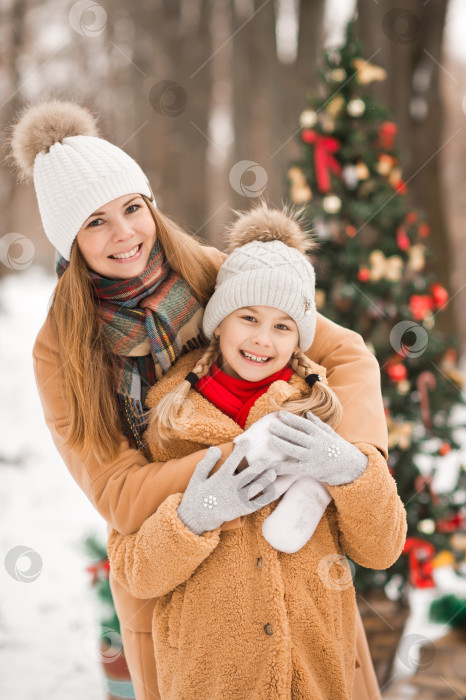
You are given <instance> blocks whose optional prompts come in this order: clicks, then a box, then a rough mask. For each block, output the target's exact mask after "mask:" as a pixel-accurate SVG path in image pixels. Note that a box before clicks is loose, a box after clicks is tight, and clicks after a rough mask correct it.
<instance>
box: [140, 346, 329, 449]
mask: <svg viewBox="0 0 466 700" xmlns="http://www.w3.org/2000/svg"><path fill="white" fill-rule="evenodd" d="M219 357H220V340H219V339H218V338H217V337H215V336H214V338H213V339H212V342H211V343H210V345H209V347H208V348H207V350H206V351H205V353H204V354H203V355H202V357H201V358H200V359H199V360H198V362H197V364H196V366H195V367H194V369H193V370H191V371H192V372H193V373H194V374H196V375H197V376H198V377H199V379H201V378H202V377H204V376H205V375H206V374H208V372H209V370H210V368H211V367H212V365H213V364H214V362H216V360H217V359H218V358H219ZM290 366H291V368H292V369H293V370H294V372H296V374H297V375H299V376H300V377H302V378H303V379H305V378H306V377H307V376H308V374H312V373H313V366H312V363H311V361H310V360H309V358H308V357H307V356H306V355H305V354H304V352H303V351H302V350H301V349H298V350H297V351H295V352H294V353H293V355H292V356H291V359H290ZM190 389H191V383H190V382H189V381H187V380H186V379H184V380H183V381H182V382H181V383H180V384H178V386H176V387H175V388H174V389H172V390H171V391H170V392H169V393H168V394H166V395H165V396H164V397H163V398H162V399H161V400H160V401H159V402H158V403H157V404H156V405H155V406H153V407H152V408H151V409H150V410H149V411H148V412H147V415H148V424H149V426H150V429H151V430H154V431H156V434H157V439H158V440H160V442H161V443H163V442H166V441H168V440H169V439H170V438H173V437H175V436H176V434H177V433H179V432H180V431H182V430H183V426H182V424H181V422H180V421H179V419H178V415H179V412H180V410H181V408H182V406H183V404H184V403H185V401H186V398H187V396H188V392H189V390H190ZM272 405H274V408H275V409H276V410H277V411H278V410H286V411H290V412H291V413H296V414H297V415H300V416H304V415H305V414H306V412H307V411H312V413H314V415H316V416H317V417H318V418H320V419H321V420H322V421H324V422H325V423H328V424H329V425H330V427H331V428H336V427H337V426H338V425H339V423H340V422H341V419H342V417H343V409H342V406H341V403H340V400H339V398H338V397H337V395H336V394H335V392H334V391H333V389H331V388H330V386H329V385H328V384H325V383H324V382H323V381H317V382H315V384H314V385H313V387H312V389H311V393H310V394H309V395H308V396H304V397H303V398H302V399H295V400H290V401H285V403H284V404H282V405H281V406H280V405H279V404H278V403H277V402H276V401H275V400H273V402H272Z"/></svg>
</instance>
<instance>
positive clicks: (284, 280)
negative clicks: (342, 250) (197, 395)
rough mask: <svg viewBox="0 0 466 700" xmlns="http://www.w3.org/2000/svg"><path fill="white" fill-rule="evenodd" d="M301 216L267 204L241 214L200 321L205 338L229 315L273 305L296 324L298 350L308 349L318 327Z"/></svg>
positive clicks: (309, 243)
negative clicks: (248, 307)
mask: <svg viewBox="0 0 466 700" xmlns="http://www.w3.org/2000/svg"><path fill="white" fill-rule="evenodd" d="M299 218H300V213H299V212H296V211H294V212H293V211H289V212H288V211H287V210H286V209H285V210H284V211H281V210H279V209H271V208H269V207H268V206H267V205H266V204H265V203H261V204H260V205H259V206H256V207H254V208H253V209H252V210H250V211H249V212H246V213H243V214H240V215H239V216H238V218H237V219H236V221H235V222H234V224H233V226H232V227H231V229H230V246H229V249H230V251H232V252H231V253H230V255H229V256H228V257H227V258H226V260H225V261H224V263H223V265H222V266H221V268H220V270H219V272H218V275H217V284H216V287H215V292H214V294H213V296H212V297H211V299H210V300H209V302H208V304H207V306H206V309H205V312H204V320H203V330H204V333H205V335H206V337H207V338H209V339H210V340H211V339H212V337H213V334H214V330H215V328H216V327H217V326H218V325H219V324H220V322H221V321H223V319H224V318H226V317H227V316H229V315H230V314H231V313H233V311H236V310H237V309H241V308H243V307H244V306H272V307H273V308H275V309H280V311H283V312H284V313H286V314H288V316H290V317H291V318H292V319H293V321H295V323H296V325H297V326H298V331H299V347H300V348H301V350H304V351H306V350H308V349H309V347H310V346H311V344H312V341H313V340H314V334H315V328H316V313H317V312H316V306H315V273H314V268H313V266H312V264H311V262H310V261H309V260H308V259H307V257H306V252H307V251H311V250H312V249H313V248H315V247H316V244H315V243H314V242H313V241H312V240H311V239H309V238H308V237H307V235H306V232H305V231H304V230H303V228H302V227H301V225H300V223H299Z"/></svg>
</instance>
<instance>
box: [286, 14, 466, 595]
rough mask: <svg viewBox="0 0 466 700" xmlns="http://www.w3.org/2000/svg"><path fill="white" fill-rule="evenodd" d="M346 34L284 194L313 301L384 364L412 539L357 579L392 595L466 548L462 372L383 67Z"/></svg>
mask: <svg viewBox="0 0 466 700" xmlns="http://www.w3.org/2000/svg"><path fill="white" fill-rule="evenodd" d="M354 37H355V34H354V23H351V22H350V23H349V25H348V28H347V34H346V41H345V43H344V45H343V46H342V47H340V48H338V49H332V50H329V51H327V52H326V56H325V66H324V68H323V69H322V70H321V71H320V74H321V90H320V92H319V94H318V95H316V96H315V97H308V102H309V106H308V107H307V108H306V109H305V110H304V111H303V113H302V114H301V117H300V130H299V139H300V142H301V144H302V158H301V159H300V160H299V161H297V162H295V163H293V164H292V165H291V167H290V169H289V171H288V179H289V195H290V199H291V200H292V202H294V203H297V204H300V205H303V206H304V207H305V209H306V214H307V217H308V219H309V220H310V221H311V222H312V224H313V227H314V231H315V237H316V238H317V242H318V243H319V248H318V251H317V253H316V254H315V256H314V262H315V266H316V276H317V290H316V303H317V308H318V310H319V311H320V312H321V313H323V314H324V315H325V316H327V317H328V318H330V319H332V320H334V321H335V322H337V323H339V324H341V325H343V326H346V327H348V328H351V329H352V330H354V331H357V332H358V333H360V334H361V335H362V336H363V338H364V340H365V342H366V344H367V346H368V347H369V348H370V349H371V351H372V352H373V353H374V354H375V356H376V357H377V360H378V361H379V364H380V367H381V374H382V393H383V397H384V404H385V412H386V420H387V426H388V435H389V451H390V455H389V468H390V470H391V473H392V474H393V476H394V478H395V479H396V481H397V485H398V492H399V494H400V497H401V499H402V500H403V502H404V504H405V506H406V510H407V514H408V528H409V529H408V540H407V544H406V548H405V555H404V556H401V557H400V559H399V560H398V562H397V563H396V564H395V565H394V566H393V567H391V568H390V569H388V570H387V571H379V572H376V571H371V570H369V569H364V568H362V567H359V566H357V565H355V570H356V574H355V585H356V588H357V589H358V590H359V591H361V592H362V591H368V590H371V589H375V588H384V589H385V592H386V593H387V595H389V597H391V598H393V599H396V598H398V597H401V596H403V593H404V592H405V583H406V581H408V580H410V581H411V583H412V584H413V585H415V586H433V585H435V583H434V578H433V576H432V572H433V569H434V565H433V561H434V560H435V557H436V556H437V555H438V554H439V553H441V552H451V553H453V555H454V558H455V561H456V560H458V561H459V559H460V558H461V557H463V556H464V551H457V550H455V548H454V546H453V545H452V541H451V537H452V535H453V534H456V535H458V534H460V533H462V532H465V531H466V519H465V516H466V509H465V503H466V490H465V482H466V479H465V475H464V470H463V467H462V460H461V454H460V447H461V446H460V444H459V443H458V441H457V439H456V437H455V435H456V434H457V433H455V430H456V429H457V427H458V426H456V428H454V426H453V423H454V421H453V420H452V412H453V411H454V409H455V407H458V405H459V404H463V403H464V399H463V396H462V392H461V390H462V386H463V376H462V375H461V373H460V372H459V371H458V369H457V367H456V349H455V341H454V338H453V337H452V336H451V337H447V336H446V335H445V334H444V333H441V332H439V331H438V330H437V329H436V318H437V314H439V313H441V311H442V309H443V308H444V307H445V306H446V304H447V303H448V299H449V294H448V291H447V290H446V289H445V288H444V286H442V285H441V284H440V283H439V282H438V280H437V279H436V277H435V274H434V273H433V272H430V271H428V269H427V264H428V262H429V258H430V257H431V256H430V252H429V233H430V231H429V225H428V223H427V222H426V221H425V220H424V218H423V215H422V212H420V211H415V210H413V209H412V208H410V207H409V205H408V189H407V185H406V184H405V182H404V181H403V173H402V163H401V160H400V155H399V154H398V153H397V151H396V146H395V144H396V133H397V126H396V124H395V123H394V122H393V120H392V119H391V116H390V114H389V112H388V111H387V110H386V109H385V108H384V107H383V106H382V105H380V104H379V103H378V102H377V101H376V100H375V99H374V97H373V96H372V95H371V84H372V83H374V82H375V81H383V80H385V78H386V73H385V71H384V70H383V69H382V68H380V67H378V66H375V65H373V64H371V63H369V62H368V61H366V60H365V59H364V57H363V55H362V50H361V46H360V43H359V42H358V41H357V40H356V39H355V38H354ZM456 423H458V421H457V420H456ZM447 462H448V465H449V468H453V469H456V470H457V474H458V482H457V484H456V486H455V488H454V489H453V490H450V491H447V492H445V493H437V492H436V490H435V487H434V484H435V474H436V471H437V472H438V471H441V470H442V469H443V466H444V465H446V464H447ZM463 574H464V572H463ZM460 575H461V574H460ZM465 580H466V579H465Z"/></svg>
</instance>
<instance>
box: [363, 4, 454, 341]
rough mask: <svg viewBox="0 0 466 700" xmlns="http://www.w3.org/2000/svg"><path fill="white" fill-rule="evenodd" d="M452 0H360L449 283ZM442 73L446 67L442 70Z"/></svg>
mask: <svg viewBox="0 0 466 700" xmlns="http://www.w3.org/2000/svg"><path fill="white" fill-rule="evenodd" d="M447 1H448V0H436V2H430V3H425V2H422V1H421V0H380V2H379V3H378V4H375V3H372V2H367V1H366V0H359V2H358V15H359V26H360V34H361V37H362V39H363V42H364V54H365V57H367V58H368V57H369V56H371V55H372V54H375V56H374V59H373V60H374V62H375V63H377V64H378V65H382V66H383V67H384V68H385V69H386V70H387V71H388V81H387V82H384V83H381V84H379V85H378V86H376V87H375V90H374V92H375V93H376V94H377V96H378V97H379V98H381V99H382V100H383V101H384V102H385V104H387V103H388V106H389V107H390V108H391V109H392V110H393V111H394V114H395V119H396V122H397V124H398V127H399V132H398V147H399V149H400V152H401V157H402V164H403V168H404V177H405V180H407V181H408V197H409V201H410V202H411V204H412V205H413V206H415V207H420V208H423V209H424V210H425V212H426V215H427V218H428V221H429V224H430V226H431V230H432V234H431V237H430V239H428V242H429V243H430V246H431V247H432V248H433V251H434V256H433V265H431V266H429V267H428V268H427V270H426V271H429V269H430V267H433V268H434V269H435V272H436V273H437V274H438V275H439V278H440V281H441V282H442V283H443V284H444V285H445V286H446V287H449V286H450V285H449V282H450V279H451V266H450V252H449V251H450V243H449V234H448V230H447V225H446V221H445V211H444V205H443V196H442V183H441V176H440V163H441V155H440V154H441V151H442V149H443V147H444V145H445V144H446V143H447V142H448V141H449V139H451V138H457V137H458V134H456V136H455V135H454V134H445V133H442V124H443V105H442V100H441V95H440V89H439V82H440V77H441V73H440V71H441V70H442V61H443V57H442V39H443V28H444V22H445V13H446V7H447ZM442 73H443V71H442ZM437 322H438V325H439V327H440V328H441V329H443V330H450V331H451V330H453V329H454V326H455V320H454V316H453V308H452V305H451V304H450V305H449V306H448V307H447V308H446V309H445V310H444V311H442V313H441V314H439V316H438V317H437Z"/></svg>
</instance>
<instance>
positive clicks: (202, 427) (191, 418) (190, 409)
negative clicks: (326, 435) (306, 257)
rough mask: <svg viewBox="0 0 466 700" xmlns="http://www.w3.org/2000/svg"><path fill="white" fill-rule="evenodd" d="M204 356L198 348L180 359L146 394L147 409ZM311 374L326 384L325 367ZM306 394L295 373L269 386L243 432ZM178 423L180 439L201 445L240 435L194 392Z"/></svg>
mask: <svg viewBox="0 0 466 700" xmlns="http://www.w3.org/2000/svg"><path fill="white" fill-rule="evenodd" d="M204 352H205V348H201V349H197V350H193V351H192V352H190V353H188V354H187V355H183V357H181V358H180V359H179V360H178V362H177V363H176V365H175V366H174V367H172V368H171V369H170V370H169V371H168V372H167V373H166V374H165V375H164V376H163V377H162V378H161V379H160V380H159V381H158V382H157V383H156V384H154V386H153V387H152V388H151V389H150V390H149V392H148V395H147V402H146V403H147V406H148V408H152V407H153V406H155V405H156V404H157V403H158V402H159V401H160V400H161V399H162V397H163V396H165V395H166V394H167V393H168V392H169V391H171V389H173V388H174V387H175V386H177V385H178V384H179V383H180V382H181V381H182V380H183V379H184V377H185V376H186V375H187V374H188V372H190V371H191V370H192V369H193V367H194V366H195V364H196V362H197V360H198V359H199V358H200V357H201V356H202V354H203V353H204ZM312 371H313V372H315V373H317V374H320V375H321V376H322V377H323V378H324V381H325V382H326V381H327V380H326V378H325V377H326V370H325V367H322V366H321V365H318V364H316V363H315V362H313V363H312ZM310 392H311V389H310V387H309V385H308V384H307V383H306V382H305V381H304V379H302V378H301V377H299V376H298V375H297V374H296V373H294V374H293V375H292V376H291V379H290V381H289V382H284V381H282V380H279V381H275V382H273V383H272V384H271V385H270V386H269V388H268V389H267V391H266V392H265V393H264V394H262V396H260V397H259V398H258V399H257V401H256V403H255V404H254V405H253V406H252V408H251V410H250V411H249V414H248V417H247V420H246V425H245V430H247V429H248V428H249V427H250V426H251V425H252V424H253V423H255V422H256V421H258V420H259V419H260V418H262V417H263V416H265V415H267V414H268V413H271V412H272V411H276V410H278V409H277V405H278V406H279V407H281V406H282V405H283V404H284V403H285V401H290V400H296V399H300V398H302V397H303V396H307V395H308V394H309V393H310ZM178 420H179V422H180V423H181V425H182V426H183V433H182V435H183V439H184V440H192V441H194V442H198V443H200V444H202V445H221V444H222V443H224V442H230V441H231V440H233V438H235V437H237V436H238V435H241V433H243V432H244V431H243V429H242V428H241V427H240V426H239V425H238V424H237V423H235V421H234V420H233V419H232V418H230V417H229V416H227V415H226V414H225V413H223V412H222V411H220V409H218V408H217V407H216V406H214V405H213V404H211V403H210V401H208V400H207V399H206V398H204V396H202V394H200V393H199V392H198V391H196V390H195V389H190V391H189V393H188V396H187V398H186V400H185V402H184V403H183V406H182V408H181V410H180V412H179V414H178Z"/></svg>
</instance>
